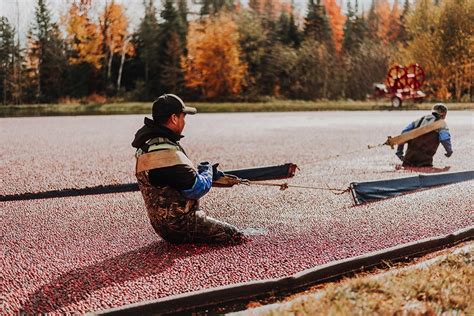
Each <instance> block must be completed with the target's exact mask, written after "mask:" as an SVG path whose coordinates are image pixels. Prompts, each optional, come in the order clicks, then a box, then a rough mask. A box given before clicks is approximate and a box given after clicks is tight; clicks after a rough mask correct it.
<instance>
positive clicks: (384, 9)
mask: <svg viewBox="0 0 474 316" xmlns="http://www.w3.org/2000/svg"><path fill="white" fill-rule="evenodd" d="M375 10H376V12H377V15H378V16H379V28H378V34H377V35H378V37H379V38H381V39H383V40H384V41H385V42H387V41H388V34H389V32H390V29H391V27H392V25H390V22H391V20H390V13H391V12H390V3H389V2H388V0H378V1H377V5H376V7H375Z"/></svg>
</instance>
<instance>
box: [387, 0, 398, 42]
mask: <svg viewBox="0 0 474 316" xmlns="http://www.w3.org/2000/svg"><path fill="white" fill-rule="evenodd" d="M388 27H389V29H388V31H387V33H386V38H387V40H388V41H390V42H392V43H393V42H396V41H398V39H399V34H400V29H401V17H400V11H399V8H398V0H395V1H394V2H393V7H392V11H391V12H390V17H389V25H388Z"/></svg>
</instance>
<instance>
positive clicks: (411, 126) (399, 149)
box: [395, 122, 415, 161]
mask: <svg viewBox="0 0 474 316" xmlns="http://www.w3.org/2000/svg"><path fill="white" fill-rule="evenodd" d="M414 128H415V122H411V123H410V124H408V125H407V126H406V127H405V128H404V129H403V131H402V134H404V133H406V132H409V131H411V130H412V129H414ZM404 147H405V144H400V145H398V147H397V152H396V153H395V155H397V157H398V158H399V159H400V160H401V161H403V160H404V159H405V157H404V156H403V150H404Z"/></svg>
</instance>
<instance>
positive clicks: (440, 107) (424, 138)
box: [396, 103, 453, 167]
mask: <svg viewBox="0 0 474 316" xmlns="http://www.w3.org/2000/svg"><path fill="white" fill-rule="evenodd" d="M447 113H448V108H447V107H446V105H444V104H443V103H437V104H435V105H434V106H433V108H432V113H431V114H429V115H426V116H423V117H422V118H420V119H418V120H416V121H414V122H412V123H410V124H409V125H408V126H407V127H405V129H404V130H403V131H402V134H403V133H406V132H408V131H410V130H412V129H415V128H419V127H422V126H425V125H428V124H431V123H433V122H435V121H438V120H441V119H443V120H444V119H445V118H446V114H447ZM440 143H441V144H442V145H443V147H444V149H445V150H446V153H445V156H446V157H451V155H452V154H453V149H452V146H451V135H450V134H449V130H448V128H447V126H446V127H444V128H440V129H438V130H434V131H432V132H429V133H427V134H424V135H421V136H419V137H417V138H414V139H412V140H410V141H408V149H407V152H406V154H405V155H404V154H403V149H404V145H405V144H401V145H398V148H397V152H396V155H397V156H398V158H400V160H401V161H403V166H404V167H432V166H433V156H434V155H435V153H436V150H437V149H438V146H439V144H440Z"/></svg>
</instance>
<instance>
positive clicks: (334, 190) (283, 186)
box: [243, 181, 350, 195]
mask: <svg viewBox="0 0 474 316" xmlns="http://www.w3.org/2000/svg"><path fill="white" fill-rule="evenodd" d="M243 184H246V185H261V186H272V187H279V188H280V190H281V191H284V190H286V189H288V188H299V189H313V190H325V191H331V192H332V193H334V194H336V195H341V194H344V193H346V192H349V191H350V188H347V189H337V188H330V187H329V186H328V187H326V188H323V187H314V186H305V185H295V184H288V183H287V182H284V183H270V182H256V181H249V182H247V183H243Z"/></svg>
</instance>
